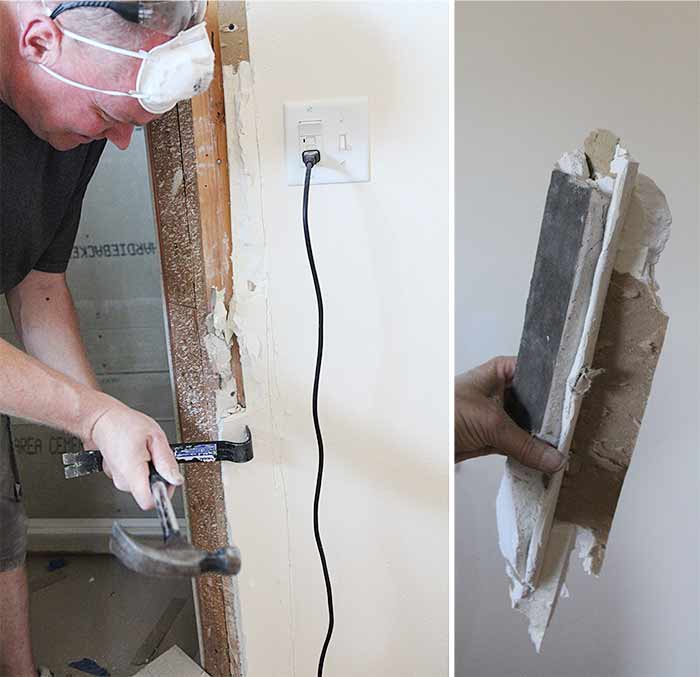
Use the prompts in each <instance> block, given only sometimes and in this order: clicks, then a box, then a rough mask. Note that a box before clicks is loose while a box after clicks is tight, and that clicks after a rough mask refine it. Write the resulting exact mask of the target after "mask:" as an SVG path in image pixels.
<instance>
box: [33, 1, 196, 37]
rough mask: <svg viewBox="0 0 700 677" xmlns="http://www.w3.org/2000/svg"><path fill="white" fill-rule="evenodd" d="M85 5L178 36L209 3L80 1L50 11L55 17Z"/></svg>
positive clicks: (192, 24) (189, 26)
mask: <svg viewBox="0 0 700 677" xmlns="http://www.w3.org/2000/svg"><path fill="white" fill-rule="evenodd" d="M44 4H46V3H44ZM85 7H94V8H101V9H110V10H112V11H113V12H116V13H117V14H119V16H120V17H122V19H126V21H130V22H132V23H137V24H140V25H141V26H143V27H144V28H148V29H150V30H152V31H155V32H156V33H165V34H166V35H177V34H178V33H180V32H182V31H184V30H187V29H188V28H191V27H192V26H194V25H196V24H198V23H201V22H202V21H203V20H204V14H205V13H206V10H207V2H206V0H174V1H173V0H131V1H130V2H129V1H127V2H106V1H103V0H77V1H76V2H60V3H59V4H58V5H57V6H56V7H54V9H53V11H52V12H51V18H52V19H56V18H57V17H58V16H60V15H61V14H63V13H64V12H67V11H68V10H71V9H81V8H85Z"/></svg>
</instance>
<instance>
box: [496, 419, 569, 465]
mask: <svg viewBox="0 0 700 677" xmlns="http://www.w3.org/2000/svg"><path fill="white" fill-rule="evenodd" d="M493 441H494V444H493V446H494V447H495V448H496V449H498V451H501V452H502V453H504V454H505V455H506V456H511V457H512V458H514V459H515V460H517V461H520V463H522V464H523V465H526V466H528V467H530V468H534V469H535V470H541V471H542V472H546V473H548V474H551V473H554V472H556V471H557V470H560V469H561V468H563V467H564V463H566V456H564V455H563V454H561V453H560V452H559V451H558V450H557V449H555V448H554V447H552V446H550V445H549V444H547V443H546V442H543V441H542V440H540V439H538V438H537V437H535V436H534V435H531V434H530V433H528V432H527V431H525V430H523V429H522V428H519V427H518V426H517V425H516V424H515V422H514V421H513V420H512V419H511V418H510V417H509V416H507V415H505V414H504V416H503V423H502V425H500V426H498V429H497V430H495V431H494V440H493Z"/></svg>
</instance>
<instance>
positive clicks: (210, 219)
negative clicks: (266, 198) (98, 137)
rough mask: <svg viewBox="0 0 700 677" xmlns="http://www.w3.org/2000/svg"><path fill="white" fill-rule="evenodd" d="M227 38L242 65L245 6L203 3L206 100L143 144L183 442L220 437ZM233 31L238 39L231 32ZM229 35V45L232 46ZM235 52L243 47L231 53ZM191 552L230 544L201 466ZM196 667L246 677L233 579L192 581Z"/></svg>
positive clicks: (215, 492)
mask: <svg viewBox="0 0 700 677" xmlns="http://www.w3.org/2000/svg"><path fill="white" fill-rule="evenodd" d="M222 23H223V26H224V34H225V35H226V36H227V41H225V45H226V47H225V49H224V52H225V54H226V57H225V62H226V63H232V59H236V58H237V57H236V54H237V55H238V61H240V60H241V59H242V58H247V54H248V45H247V37H246V32H245V3H243V2H219V3H217V2H209V6H208V10H207V28H208V30H209V34H210V36H211V39H212V45H213V47H214V51H215V53H216V57H217V58H216V61H217V66H216V72H215V77H214V82H213V83H212V85H211V87H210V89H209V91H208V92H207V93H206V94H202V95H200V96H199V97H196V98H195V99H193V100H192V102H191V103H190V102H183V103H181V104H179V105H178V106H177V108H176V109H175V110H173V111H171V112H170V113H168V114H166V115H165V116H163V118H161V119H160V120H157V121H154V122H153V123H151V124H150V125H149V130H148V142H149V157H150V165H151V176H152V182H153V192H154V202H155V209H156V223H157V227H158V233H159V243H160V253H161V261H162V268H163V287H164V293H165V304H166V312H167V317H168V326H169V339H170V341H169V348H170V353H171V362H172V373H173V382H174V387H175V396H176V399H177V410H178V417H179V426H180V435H181V438H182V439H183V440H198V439H208V438H209V439H212V438H215V437H216V435H217V432H218V431H217V421H216V402H215V391H216V389H217V387H218V379H217V377H216V375H215V374H214V373H213V371H212V369H211V366H210V364H209V360H208V358H207V353H206V349H205V346H204V337H205V336H206V332H207V328H206V316H207V314H208V313H209V312H210V310H211V308H210V298H211V290H212V288H217V289H224V290H225V301H226V303H227V304H228V302H229V301H230V299H231V295H232V290H233V275H232V270H231V258H230V256H231V217H230V214H231V212H230V194H229V181H228V160H227V153H226V147H227V145H226V121H225V117H224V100H223V82H222V73H221V64H222V44H221V42H222V41H221V39H220V26H221V25H222ZM231 23H235V28H236V29H235V30H230V29H229V28H228V26H229V24H231ZM232 35H235V36H236V37H235V40H231V39H230V36H232ZM231 45H239V47H235V48H234V47H232V46H231ZM232 368H233V373H234V374H235V375H236V381H237V386H238V391H237V392H238V398H239V401H240V402H241V404H243V403H244V401H243V383H242V377H241V369H240V359H239V356H238V348H237V346H234V347H233V350H232ZM186 494H187V510H188V517H189V523H190V532H191V537H192V542H193V543H194V544H195V545H197V546H198V547H201V548H206V549H208V550H213V549H216V548H220V547H222V546H224V545H227V544H228V540H229V536H228V534H229V529H228V524H227V517H226V509H225V504H224V494H223V484H222V479H221V469H220V467H218V466H214V465H209V464H198V465H193V466H190V467H188V468H187V471H186ZM196 589H197V603H198V604H197V606H198V613H199V618H198V621H199V627H200V633H201V649H202V665H203V667H204V669H205V670H206V671H207V672H208V673H209V674H210V675H212V677H229V676H230V677H239V676H240V675H242V655H241V652H242V648H241V647H242V641H241V633H240V627H239V623H238V619H237V617H236V615H235V609H236V608H237V599H236V595H237V588H236V586H235V582H234V581H232V580H231V579H225V578H220V577H211V576H204V577H201V578H199V579H198V580H197V582H196Z"/></svg>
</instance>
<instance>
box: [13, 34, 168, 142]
mask: <svg viewBox="0 0 700 677" xmlns="http://www.w3.org/2000/svg"><path fill="white" fill-rule="evenodd" d="M168 39H169V38H168V37H167V36H162V35H157V36H155V37H150V38H149V39H148V40H147V41H146V43H145V44H144V45H142V47H141V49H143V50H146V51H147V50H149V49H151V48H152V47H154V46H156V45H158V44H161V43H163V42H165V41H166V40H168ZM62 43H63V44H62V47H61V50H60V55H59V56H58V58H57V59H56V60H55V62H54V63H53V64H52V65H51V70H53V71H54V72H56V73H59V74H60V75H62V76H64V77H67V78H69V79H71V80H74V81H76V82H79V83H81V84H85V85H89V86H91V87H96V88H99V89H108V90H114V91H120V92H129V91H133V90H135V89H136V77H137V74H138V70H139V68H140V66H141V63H142V61H141V59H137V58H133V57H128V56H122V55H119V54H113V53H110V52H106V51H105V50H102V49H100V48H99V47H94V46H92V45H83V44H80V43H78V42H77V41H75V40H73V39H71V38H70V37H68V36H65V35H64V36H63V37H62ZM35 67H36V68H37V69H38V66H35ZM28 89H33V90H34V91H24V92H23V94H22V99H23V102H20V105H19V106H18V107H19V108H21V115H22V117H23V118H24V119H25V121H26V122H27V124H28V125H29V127H30V128H31V129H32V131H33V132H34V133H35V134H36V135H37V136H39V137H40V138H42V139H44V140H45V141H47V142H48V143H50V144H51V145H52V146H53V147H54V148H56V149H57V150H70V149H71V148H75V147H77V146H79V145H80V144H83V143H90V142H91V141H95V140H97V139H108V140H109V141H111V142H112V143H114V145H115V146H117V147H118V148H120V149H122V150H124V149H126V148H127V147H128V146H129V143H130V141H131V136H132V134H133V131H134V127H135V126H141V125H145V124H147V123H148V122H150V121H151V120H155V119H157V118H158V117H160V116H159V115H154V114H152V113H149V112H148V111H146V110H144V109H143V108H142V107H141V105H140V104H139V102H138V100H137V99H134V98H133V97H126V96H113V95H109V94H101V93H98V92H91V91H86V90H83V89H79V88H77V87H74V86H72V85H69V84H67V83H64V82H61V81H59V80H57V79H55V78H54V77H52V76H51V75H50V74H48V73H45V72H43V71H39V72H38V73H36V76H35V78H33V80H32V85H31V87H30V88H28ZM22 104H23V105H22ZM37 104H38V105H37Z"/></svg>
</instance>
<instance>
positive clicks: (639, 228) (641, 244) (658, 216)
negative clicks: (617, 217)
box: [615, 174, 671, 290]
mask: <svg viewBox="0 0 700 677" xmlns="http://www.w3.org/2000/svg"><path fill="white" fill-rule="evenodd" d="M670 234H671V210H670V209H669V207H668V202H667V201H666V196H665V195H664V194H663V192H661V190H660V189H659V187H658V186H657V185H656V184H655V183H654V182H653V181H652V180H651V179H650V178H649V177H648V176H645V175H644V174H640V175H639V176H638V177H637V185H636V187H635V191H634V194H633V195H632V202H631V204H630V209H629V215H628V217H627V220H626V221H625V228H624V231H623V233H622V241H621V242H620V249H619V251H618V253H617V259H616V260H615V270H617V271H619V272H621V273H629V274H630V275H632V276H634V277H636V278H637V279H639V280H643V281H644V282H646V283H647V284H649V285H650V286H651V288H652V289H654V290H656V289H657V284H656V280H655V278H654V266H655V265H656V263H657V261H658V260H659V257H660V256H661V252H662V251H663V250H664V247H665V246H666V243H667V242H668V238H669V236H670Z"/></svg>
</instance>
